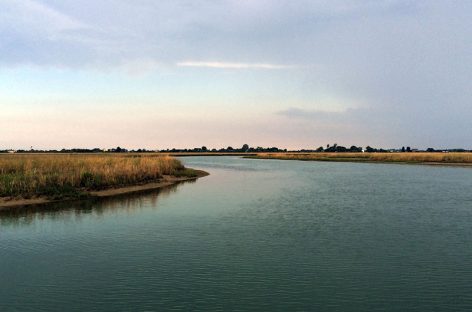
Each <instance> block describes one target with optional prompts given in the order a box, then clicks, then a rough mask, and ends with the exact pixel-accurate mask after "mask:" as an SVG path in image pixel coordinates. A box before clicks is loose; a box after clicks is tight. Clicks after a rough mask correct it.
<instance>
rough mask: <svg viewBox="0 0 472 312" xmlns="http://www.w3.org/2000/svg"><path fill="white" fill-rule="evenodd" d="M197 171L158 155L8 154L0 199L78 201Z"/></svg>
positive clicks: (0, 173) (0, 165)
mask: <svg viewBox="0 0 472 312" xmlns="http://www.w3.org/2000/svg"><path fill="white" fill-rule="evenodd" d="M164 175H169V176H176V177H196V176H198V171H196V170H192V169H188V168H185V167H184V166H183V165H182V163H181V162H180V161H179V160H177V159H175V158H173V157H171V156H166V155H158V154H99V155H77V154H65V155H64V154H62V155H61V154H40V155H37V154H35V155H32V154H30V155H27V154H22V155H19V154H11V155H1V156H0V197H8V198H23V199H28V198H35V197H40V196H46V197H47V198H50V199H65V198H81V197H84V196H87V194H88V191H96V190H103V189H108V188H117V187H125V186H131V185H139V184H145V183H150V182H157V181H159V180H160V179H162V178H163V176H164Z"/></svg>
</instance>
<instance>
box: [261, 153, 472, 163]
mask: <svg viewBox="0 0 472 312" xmlns="http://www.w3.org/2000/svg"><path fill="white" fill-rule="evenodd" d="M254 158H263V159H287V160H315V161H372V162H376V161H378V162H404V163H445V164H472V153H259V154H257V155H256V156H255V157H254Z"/></svg>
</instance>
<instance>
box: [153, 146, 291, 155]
mask: <svg viewBox="0 0 472 312" xmlns="http://www.w3.org/2000/svg"><path fill="white" fill-rule="evenodd" d="M286 151H287V149H280V148H278V147H260V146H258V147H250V146H249V145H248V144H244V145H243V146H242V147H240V148H233V147H232V146H228V147H226V148H220V149H216V148H212V149H209V148H207V147H206V146H202V147H195V148H185V149H177V148H172V149H165V150H160V152H166V153H277V152H286Z"/></svg>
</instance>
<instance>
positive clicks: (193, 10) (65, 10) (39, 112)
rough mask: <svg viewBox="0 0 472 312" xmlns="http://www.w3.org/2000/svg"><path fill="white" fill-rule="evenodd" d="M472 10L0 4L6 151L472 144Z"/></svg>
mask: <svg viewBox="0 0 472 312" xmlns="http://www.w3.org/2000/svg"><path fill="white" fill-rule="evenodd" d="M471 17H472V1H468V0H464V1H461V0H457V1H439V0H438V1H435V0H424V1H422V0H415V1H413V0H411V1H408V0H362V1H361V0H359V1H354V0H346V1H337V0H319V1H317V0H309V1H308V0H298V1H293V0H278V1H276V0H273V1H270V0H240V1H236V0H221V1H210V0H201V1H198V0H162V1H154V0H135V1H129V0H101V1H92V0H0V149H4V148H29V147H30V146H33V147H34V148H62V147H103V148H108V147H113V146H118V145H119V146H125V147H128V148H139V147H145V148H152V149H155V148H159V149H161V148H168V147H195V146H202V145H206V146H209V147H225V146H228V145H231V146H241V145H242V144H244V143H248V144H249V145H251V146H258V145H259V146H278V147H284V148H315V147H317V146H320V145H325V144H327V143H338V144H340V145H349V146H350V145H352V144H356V145H361V146H366V145H368V144H369V145H373V146H379V147H401V146H402V145H405V146H406V145H410V146H413V147H419V148H425V147H430V146H432V147H438V148H439V147H446V148H454V147H466V148H472V123H471V120H472V79H471V78H472V18H471Z"/></svg>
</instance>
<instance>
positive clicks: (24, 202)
mask: <svg viewBox="0 0 472 312" xmlns="http://www.w3.org/2000/svg"><path fill="white" fill-rule="evenodd" d="M195 171H197V174H198V175H197V176H196V177H190V178H189V177H174V176H164V177H163V179H162V180H161V181H159V182H153V183H147V184H142V185H132V186H126V187H120V188H114V189H107V190H102V191H92V192H89V195H90V197H111V196H117V195H124V194H130V193H137V192H145V191H150V190H156V189H160V188H163V187H167V186H170V185H173V184H176V183H179V182H184V181H192V180H196V179H198V178H201V177H204V176H207V175H209V173H208V172H205V171H202V170H195ZM61 201H66V200H49V199H47V198H45V197H39V198H32V199H13V200H7V199H5V198H0V210H2V209H9V208H14V207H24V206H31V205H42V204H47V203H53V202H54V203H56V202H61Z"/></svg>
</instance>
